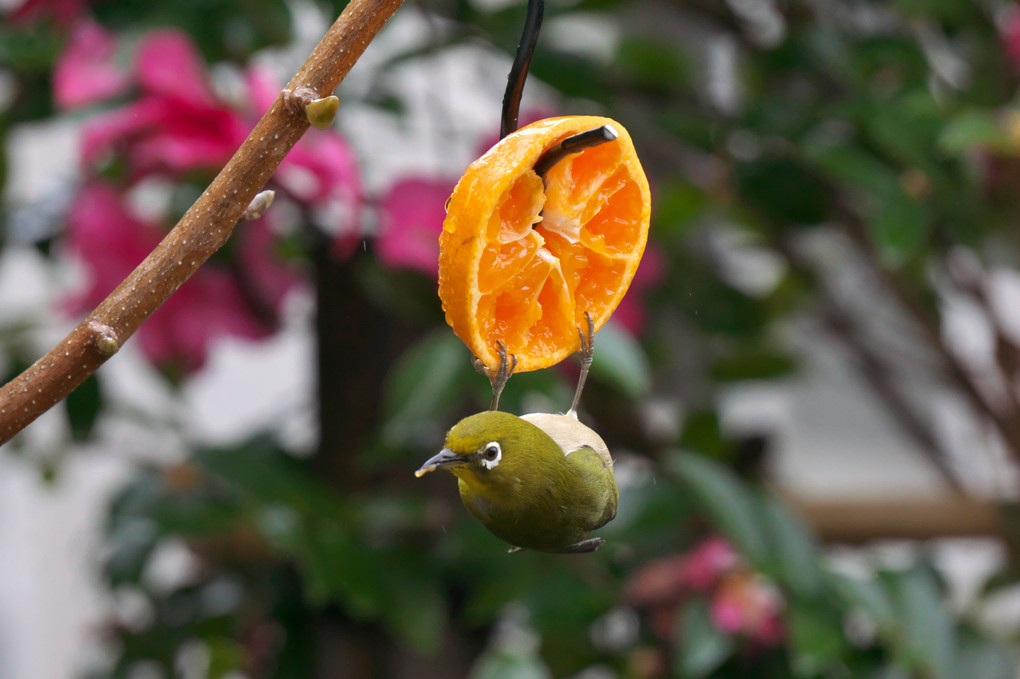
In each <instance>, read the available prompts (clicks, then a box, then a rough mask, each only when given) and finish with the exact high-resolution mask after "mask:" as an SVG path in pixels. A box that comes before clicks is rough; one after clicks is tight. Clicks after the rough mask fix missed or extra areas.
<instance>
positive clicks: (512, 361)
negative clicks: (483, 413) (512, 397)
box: [471, 341, 517, 410]
mask: <svg viewBox="0 0 1020 679" xmlns="http://www.w3.org/2000/svg"><path fill="white" fill-rule="evenodd" d="M496 346H497V347H498V348H499V367H498V368H496V369H495V370H492V369H491V368H489V366H487V365H485V364H484V363H482V362H481V361H480V360H479V359H478V357H477V356H475V357H473V358H472V359H471V364H472V365H473V366H474V367H475V370H477V371H478V372H480V373H481V374H483V375H485V376H486V377H488V378H489V384H491V385H492V403H491V405H490V406H489V410H496V409H497V408H498V407H499V397H500V394H502V393H503V387H505V386H506V383H507V382H508V381H509V380H510V377H511V376H512V375H513V374H514V370H516V369H517V357H516V356H514V355H513V354H507V351H506V346H505V345H504V344H503V343H502V342H499V341H497V342H496Z"/></svg>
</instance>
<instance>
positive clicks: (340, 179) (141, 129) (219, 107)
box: [82, 29, 362, 237]
mask: <svg viewBox="0 0 1020 679" xmlns="http://www.w3.org/2000/svg"><path fill="white" fill-rule="evenodd" d="M134 81H135V82H136V84H137V86H138V88H139V89H140V98H139V99H138V100H137V101H135V102H133V103H131V104H128V105H127V106H124V107H121V108H118V109H115V110H113V111H110V112H109V113H106V114H104V115H101V116H98V117H97V118H96V119H94V120H93V121H92V122H91V124H89V125H88V126H87V127H86V129H85V133H84V137H83V144H82V147H83V149H82V157H83V159H84V161H85V162H86V163H87V164H95V163H97V162H98V161H99V160H101V159H102V158H104V157H105V156H107V155H110V154H116V155H119V156H120V157H121V158H123V159H124V161H125V164H126V165H127V167H128V171H129V179H130V180H131V181H137V180H138V179H140V178H142V177H145V176H147V175H150V174H165V175H170V176H171V177H179V176H182V175H185V174H187V173H190V172H193V171H194V170H202V169H205V170H210V171H212V170H217V169H219V168H220V167H221V166H222V165H223V164H224V163H225V162H226V161H227V160H229V159H230V157H231V156H232V155H233V153H234V152H235V151H236V150H237V148H238V147H239V146H240V145H241V143H242V142H243V141H244V140H245V138H246V137H247V136H248V132H249V131H250V129H251V128H252V126H253V125H254V123H255V122H256V120H257V116H258V115H261V114H262V113H263V112H264V111H265V110H266V109H267V108H268V107H269V106H271V105H272V103H273V102H274V101H275V99H276V96H277V95H278V94H279V89H278V88H276V87H274V86H273V84H272V82H271V81H270V80H269V78H268V76H267V75H266V74H265V73H263V72H261V71H257V70H255V69H252V70H251V71H249V72H248V73H247V74H246V84H247V86H248V95H249V102H250V105H249V106H248V107H246V109H245V110H243V111H241V110H237V109H236V108H234V107H233V106H231V105H229V104H228V103H226V102H223V101H220V100H219V99H217V97H216V95H215V93H214V92H213V90H212V88H211V87H210V86H209V83H208V81H207V78H206V74H205V70H204V65H203V63H202V60H201V57H200V56H199V54H198V51H197V50H196V49H195V46H194V45H193V44H192V42H191V40H190V39H189V38H188V37H187V36H185V35H184V34H182V33H180V32H179V31H175V30H169V29H168V30H161V31H153V32H151V33H149V34H147V35H146V36H145V37H144V38H143V39H142V40H141V41H140V42H139V45H138V52H137V57H136V65H135V71H134ZM272 182H273V183H274V184H275V185H276V187H277V188H279V189H282V190H283V191H284V192H285V194H286V196H287V197H289V198H290V199H292V200H294V201H295V202H298V203H300V204H301V205H303V206H306V207H310V208H312V209H313V211H314V213H315V214H314V215H313V217H315V218H316V220H317V223H318V224H319V225H320V226H324V227H325V228H326V229H327V230H329V231H331V232H333V233H335V234H337V235H338V236H342V235H348V234H350V233H352V232H356V233H357V235H358V236H359V237H360V228H359V224H360V215H359V212H358V210H359V207H360V203H361V198H362V195H361V184H360V178H359V174H358V165H357V159H356V157H355V156H354V153H353V151H352V150H351V148H350V146H349V145H348V144H347V143H346V142H345V141H344V140H343V139H342V138H341V137H340V136H339V135H338V134H337V133H336V132H334V131H314V132H311V133H309V134H307V135H305V137H303V138H302V140H301V141H300V142H299V143H298V144H297V145H296V146H295V147H294V148H293V149H292V150H291V152H290V153H289V154H288V155H287V157H286V158H284V160H283V161H282V163H281V164H280V167H279V170H278V171H277V173H276V176H275V177H274V179H273V180H272Z"/></svg>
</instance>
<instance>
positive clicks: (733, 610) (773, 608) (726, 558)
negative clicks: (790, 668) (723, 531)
mask: <svg viewBox="0 0 1020 679" xmlns="http://www.w3.org/2000/svg"><path fill="white" fill-rule="evenodd" d="M692 597H707V599H708V604H709V613H710V615H711V617H712V621H713V623H714V624H715V626H716V627H718V628H719V630H721V631H723V632H726V633H727V634H735V635H741V636H744V637H746V638H747V639H749V640H751V641H753V642H755V643H758V644H762V645H772V644H775V643H778V642H779V641H780V640H781V639H782V635H783V624H782V619H781V617H780V614H781V612H782V606H783V602H782V599H781V598H780V596H779V594H778V592H777V591H776V590H775V589H774V588H773V587H771V586H770V585H769V583H768V582H767V581H766V580H765V579H764V577H762V576H761V575H759V574H757V573H755V572H754V571H752V570H750V569H749V568H748V567H747V565H746V564H745V563H744V562H743V561H742V559H741V558H740V555H739V554H738V553H737V551H736V550H735V549H734V548H733V546H732V545H731V544H730V543H729V542H727V541H726V540H724V539H722V538H720V537H708V538H706V539H704V540H702V541H701V542H700V543H698V544H697V545H696V546H695V547H694V548H693V549H691V550H690V551H689V552H687V553H686V554H678V555H671V556H666V557H663V558H661V559H656V560H655V561H652V562H651V563H649V564H648V565H647V566H645V567H644V568H642V569H641V570H640V571H638V572H637V573H636V574H635V575H634V576H633V577H632V578H631V580H630V582H628V583H627V586H626V588H625V590H624V599H625V600H626V601H627V602H628V603H630V604H631V605H633V606H636V607H638V608H642V609H645V610H646V611H647V612H648V615H649V623H650V625H651V629H652V631H653V632H654V633H655V634H656V636H658V637H659V638H660V639H662V640H663V641H666V642H669V643H671V642H672V641H673V639H674V636H675V634H676V625H677V617H678V616H679V613H680V610H681V607H682V606H683V604H684V602H686V601H688V600H689V599H691V598H692Z"/></svg>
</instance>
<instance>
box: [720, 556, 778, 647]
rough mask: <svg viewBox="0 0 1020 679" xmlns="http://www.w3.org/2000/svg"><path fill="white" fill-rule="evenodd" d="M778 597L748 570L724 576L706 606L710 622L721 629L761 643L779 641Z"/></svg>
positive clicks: (759, 577)
mask: <svg viewBox="0 0 1020 679" xmlns="http://www.w3.org/2000/svg"><path fill="white" fill-rule="evenodd" d="M782 605H783V602H782V599H780V597H779V595H778V594H777V593H776V591H775V589H773V588H772V587H771V586H769V584H768V583H767V582H765V581H764V579H763V578H762V577H761V576H760V575H758V574H756V573H753V572H751V571H738V572H735V573H733V574H731V575H729V576H727V577H726V578H725V579H724V580H723V582H722V583H721V584H720V585H719V587H718V589H716V591H715V593H714V594H713V596H712V600H711V603H710V605H709V614H710V615H711V617H712V622H713V623H714V624H715V626H716V627H718V628H719V629H720V630H722V631H723V632H726V633H728V634H740V635H742V636H745V637H747V638H748V639H751V640H752V641H755V642H758V643H760V644H764V645H772V644H776V643H778V642H780V641H781V640H782V637H783V623H782V620H781V619H780V617H779V615H780V612H781V611H782Z"/></svg>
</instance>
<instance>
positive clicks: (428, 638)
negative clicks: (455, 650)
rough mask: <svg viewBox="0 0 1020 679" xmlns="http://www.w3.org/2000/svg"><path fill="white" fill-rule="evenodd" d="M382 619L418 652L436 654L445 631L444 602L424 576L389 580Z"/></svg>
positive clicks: (434, 585)
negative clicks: (389, 584)
mask: <svg viewBox="0 0 1020 679" xmlns="http://www.w3.org/2000/svg"><path fill="white" fill-rule="evenodd" d="M391 582H392V584H393V585H394V589H392V590H391V596H389V597H387V602H386V609H385V618H386V621H387V623H388V624H389V626H390V627H391V628H392V629H393V630H394V631H395V632H396V633H397V634H399V635H400V636H401V637H402V638H403V639H404V640H405V641H407V643H408V644H409V645H410V646H411V647H412V648H413V649H414V650H416V651H417V652H418V653H420V654H422V655H427V656H436V655H438V654H439V652H440V651H441V650H442V640H443V636H444V635H445V633H446V604H445V601H444V599H443V597H442V595H441V594H440V593H439V591H438V589H437V588H436V583H435V582H433V581H429V580H428V579H427V578H426V577H417V576H416V577H412V578H411V579H410V580H409V579H408V578H406V577H405V578H400V579H392V580H391Z"/></svg>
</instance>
